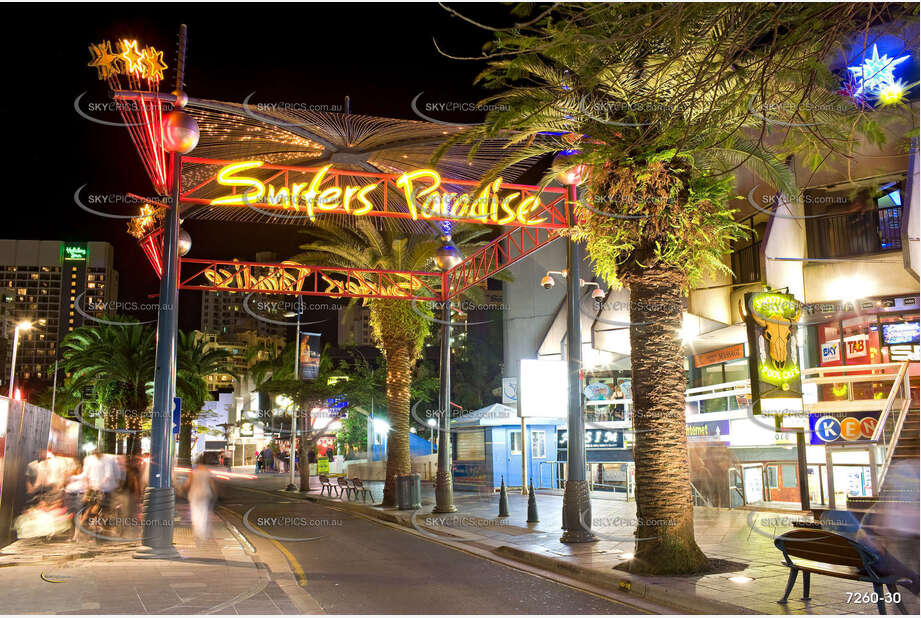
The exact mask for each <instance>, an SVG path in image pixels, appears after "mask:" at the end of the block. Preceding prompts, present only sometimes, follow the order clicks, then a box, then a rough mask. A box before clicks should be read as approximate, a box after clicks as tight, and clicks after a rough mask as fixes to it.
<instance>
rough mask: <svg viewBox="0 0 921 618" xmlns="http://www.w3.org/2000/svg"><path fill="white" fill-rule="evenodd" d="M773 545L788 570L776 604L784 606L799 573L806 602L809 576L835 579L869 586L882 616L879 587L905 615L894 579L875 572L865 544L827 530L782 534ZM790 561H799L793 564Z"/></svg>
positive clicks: (883, 602)
mask: <svg viewBox="0 0 921 618" xmlns="http://www.w3.org/2000/svg"><path fill="white" fill-rule="evenodd" d="M774 545H775V546H776V547H777V549H779V550H780V551H782V552H783V557H784V562H783V564H784V566H787V567H790V575H789V577H788V578H787V588H786V590H784V594H783V598H782V599H780V600H779V601H778V603H786V602H787V597H789V596H790V592H791V591H792V590H793V584H795V583H796V575H797V573H799V572H800V571H802V572H803V599H809V577H810V574H811V573H818V574H819V575H826V576H828V577H839V578H841V579H850V580H854V581H861V582H869V583H872V584H873V592H874V596H875V600H876V607H877V609H878V610H879V613H880V614H885V613H886V595H885V594H884V593H883V586H886V588H887V589H888V590H889V592H890V595H889V598H890V599H893V601H894V602H895V599H899V601H897V602H895V603H896V605H897V606H898V608H899V611H900V612H902V613H903V614H907V613H908V612H907V610H906V609H905V606H904V605H903V604H902V603H901V599H900V596H901V595H899V596H896V593H897V592H898V589H897V588H896V583H897V582H898V580H899V577H898V576H895V575H886V574H883V573H879V572H877V570H876V569H877V563H878V562H879V561H880V557H879V555H878V554H877V553H876V552H875V551H873V550H872V549H871V548H869V547H867V546H866V545H864V544H862V543H860V542H858V541H855V540H853V539H849V538H847V537H845V536H842V535H840V534H836V533H834V532H830V531H828V530H816V529H803V528H800V529H796V530H791V531H789V532H785V533H784V534H782V535H780V536H779V537H777V538H776V539H774ZM791 556H792V557H793V558H802V560H800V561H797V562H793V560H792V559H791Z"/></svg>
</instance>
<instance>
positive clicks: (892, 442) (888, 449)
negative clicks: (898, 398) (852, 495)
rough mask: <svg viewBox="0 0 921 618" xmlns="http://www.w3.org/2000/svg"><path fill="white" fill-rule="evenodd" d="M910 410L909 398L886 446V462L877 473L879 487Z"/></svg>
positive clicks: (903, 404)
mask: <svg viewBox="0 0 921 618" xmlns="http://www.w3.org/2000/svg"><path fill="white" fill-rule="evenodd" d="M910 408H911V398H908V399H906V400H905V401H904V403H902V409H901V411H900V412H899V418H898V420H897V421H896V422H895V428H894V429H893V430H892V437H890V438H889V444H888V445H887V446H886V460H885V461H884V462H883V469H882V470H880V473H879V486H880V487H882V486H883V481H884V480H885V479H886V473H887V472H889V464H891V463H892V455H893V454H894V453H895V446H896V443H897V442H898V440H899V437H900V435H901V433H902V427H903V426H904V425H905V419H906V418H907V417H908V410H909V409H910ZM877 493H879V492H877Z"/></svg>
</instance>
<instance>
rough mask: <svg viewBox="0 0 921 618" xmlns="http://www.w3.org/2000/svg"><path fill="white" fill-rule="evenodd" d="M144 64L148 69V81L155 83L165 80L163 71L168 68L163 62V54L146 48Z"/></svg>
mask: <svg viewBox="0 0 921 618" xmlns="http://www.w3.org/2000/svg"><path fill="white" fill-rule="evenodd" d="M144 64H145V65H146V69H147V76H146V77H147V79H151V80H154V81H160V80H161V79H163V71H165V70H166V68H167V67H166V63H165V62H163V52H161V51H157V50H156V49H154V48H153V47H145V48H144Z"/></svg>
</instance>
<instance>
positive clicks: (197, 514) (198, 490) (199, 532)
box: [185, 464, 217, 541]
mask: <svg viewBox="0 0 921 618" xmlns="http://www.w3.org/2000/svg"><path fill="white" fill-rule="evenodd" d="M185 492H186V498H187V499H188V501H189V510H190V511H191V516H192V534H194V535H195V538H196V539H198V540H200V541H206V540H208V539H209V538H210V536H211V509H212V507H213V505H214V501H215V499H216V498H217V490H216V488H215V486H214V479H212V478H211V471H210V470H208V468H206V467H205V466H203V465H201V464H195V467H194V468H192V471H191V472H190V473H189V478H188V479H187V480H186V483H185Z"/></svg>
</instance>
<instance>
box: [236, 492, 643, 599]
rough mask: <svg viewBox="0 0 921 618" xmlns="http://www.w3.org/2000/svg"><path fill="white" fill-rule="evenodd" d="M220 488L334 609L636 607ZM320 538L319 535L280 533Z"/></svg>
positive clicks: (356, 520) (406, 536)
mask: <svg viewBox="0 0 921 618" xmlns="http://www.w3.org/2000/svg"><path fill="white" fill-rule="evenodd" d="M218 486H219V491H220V496H221V501H220V504H221V505H222V506H224V507H225V508H228V509H231V510H232V511H234V512H236V513H238V514H240V515H241V516H243V515H244V514H247V513H248V515H247V516H246V521H248V522H249V523H250V524H251V526H252V529H246V527H244V528H241V532H243V533H244V534H245V535H246V536H248V537H252V536H253V535H254V532H253V531H252V530H253V529H255V530H257V531H258V532H264V533H265V534H267V535H270V536H273V537H276V540H278V542H280V543H281V544H282V545H283V546H284V548H285V549H287V551H288V552H290V554H291V556H293V558H294V559H295V560H296V562H297V564H298V567H299V568H301V569H303V573H304V575H305V576H306V583H305V584H303V585H304V588H305V589H306V590H307V592H309V593H310V594H311V595H312V596H313V598H314V599H316V601H317V602H318V603H320V605H321V606H322V607H323V609H324V610H325V611H326V612H328V613H333V614H636V613H640V612H639V611H638V610H637V609H636V608H634V607H630V606H627V605H622V604H620V603H617V602H614V601H610V600H608V599H605V598H602V597H599V596H596V595H593V594H590V593H587V592H583V591H580V590H577V589H575V588H571V587H569V586H565V585H563V584H559V583H556V582H553V581H550V580H548V579H544V578H542V577H538V576H535V575H531V574H528V573H525V572H522V571H519V570H516V569H513V568H510V567H507V566H504V565H502V564H498V563H495V562H491V561H489V560H485V559H482V558H479V557H477V556H474V555H471V554H468V553H465V552H462V551H458V550H455V549H452V548H450V547H447V546H445V545H441V544H439V543H436V542H434V541H428V540H426V539H424V538H421V537H418V536H416V535H414V534H411V533H408V532H402V531H400V530H398V529H394V528H391V527H389V526H385V525H383V524H379V523H375V522H373V521H369V520H367V519H364V518H361V517H356V516H353V515H350V514H349V513H347V512H344V511H339V510H336V509H332V508H329V507H326V506H320V505H318V504H316V503H313V502H307V501H302V500H298V499H294V500H290V501H287V500H285V499H284V498H283V497H280V496H279V497H273V496H270V495H269V494H268V493H267V492H265V490H263V491H254V490H253V488H247V487H246V483H245V482H241V481H236V480H234V481H229V482H220V483H219V484H218ZM250 509H252V510H250ZM285 518H287V519H285ZM257 536H258V535H257ZM314 537H321V538H319V539H318V540H313V541H293V540H281V539H303V538H314ZM260 551H261V550H260ZM269 551H276V550H275V549H274V548H272V549H270V550H269ZM290 562H291V560H290V558H289V563H290Z"/></svg>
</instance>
